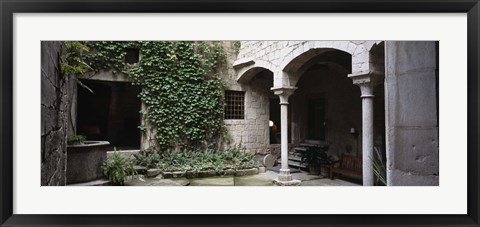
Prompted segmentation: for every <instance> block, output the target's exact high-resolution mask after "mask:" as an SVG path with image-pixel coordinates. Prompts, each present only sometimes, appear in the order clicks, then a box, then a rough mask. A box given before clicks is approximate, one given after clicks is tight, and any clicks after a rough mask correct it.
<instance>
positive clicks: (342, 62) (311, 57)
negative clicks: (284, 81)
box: [284, 48, 352, 86]
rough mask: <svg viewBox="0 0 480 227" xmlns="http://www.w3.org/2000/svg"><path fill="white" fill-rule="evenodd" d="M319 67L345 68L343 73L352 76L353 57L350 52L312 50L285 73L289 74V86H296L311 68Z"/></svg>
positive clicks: (290, 64) (286, 67)
mask: <svg viewBox="0 0 480 227" xmlns="http://www.w3.org/2000/svg"><path fill="white" fill-rule="evenodd" d="M317 65H324V66H326V65H330V66H335V67H336V68H343V70H342V71H343V72H345V73H346V74H350V73H351V72H352V71H351V70H352V55H351V54H350V53H348V52H345V51H341V50H338V49H332V48H321V49H310V50H308V51H306V52H304V53H303V54H301V55H299V56H298V57H297V58H295V59H293V60H292V61H290V62H289V63H288V64H287V65H286V66H285V67H284V71H285V72H286V73H288V84H289V85H290V86H296V84H297V82H298V81H299V79H300V77H301V76H302V75H303V74H304V73H305V72H306V71H307V70H309V69H310V68H311V67H315V66H317Z"/></svg>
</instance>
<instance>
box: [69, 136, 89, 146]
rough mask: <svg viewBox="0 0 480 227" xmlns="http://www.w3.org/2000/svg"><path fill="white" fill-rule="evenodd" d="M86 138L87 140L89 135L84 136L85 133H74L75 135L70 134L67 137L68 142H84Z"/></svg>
mask: <svg viewBox="0 0 480 227" xmlns="http://www.w3.org/2000/svg"><path fill="white" fill-rule="evenodd" d="M85 140H87V137H86V136H83V135H73V136H68V137H67V143H68V144H73V143H82V142H83V141H85Z"/></svg>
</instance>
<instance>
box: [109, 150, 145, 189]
mask: <svg viewBox="0 0 480 227" xmlns="http://www.w3.org/2000/svg"><path fill="white" fill-rule="evenodd" d="M102 170H103V174H104V175H105V176H106V177H107V178H108V180H109V181H110V182H111V183H112V184H114V185H123V184H124V182H125V177H127V176H130V175H135V174H137V171H136V170H135V168H134V167H133V160H132V159H130V158H128V157H125V156H123V155H122V154H120V153H118V152H117V151H116V150H115V151H114V153H113V155H112V156H111V157H110V158H109V159H107V161H105V163H104V164H103V165H102Z"/></svg>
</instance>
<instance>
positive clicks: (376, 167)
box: [370, 147, 387, 185]
mask: <svg viewBox="0 0 480 227" xmlns="http://www.w3.org/2000/svg"><path fill="white" fill-rule="evenodd" d="M373 149H374V150H375V153H376V156H377V158H372V157H371V158H370V159H371V160H372V165H373V173H374V174H375V176H376V177H377V178H378V180H379V181H380V183H381V184H383V185H387V168H386V167H385V165H384V164H383V162H382V161H381V159H380V153H379V152H378V149H377V148H376V147H374V148H373Z"/></svg>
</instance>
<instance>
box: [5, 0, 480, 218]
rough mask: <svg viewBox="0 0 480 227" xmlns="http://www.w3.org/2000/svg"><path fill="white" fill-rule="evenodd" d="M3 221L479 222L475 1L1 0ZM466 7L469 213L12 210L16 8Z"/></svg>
mask: <svg viewBox="0 0 480 227" xmlns="http://www.w3.org/2000/svg"><path fill="white" fill-rule="evenodd" d="M0 10H1V37H0V45H1V49H0V50H1V56H2V57H1V61H0V69H1V76H0V85H1V88H0V99H1V101H2V104H1V111H0V118H1V127H0V135H1V138H0V149H1V150H0V152H1V153H0V160H1V167H0V168H1V175H0V188H1V192H0V201H1V202H0V204H1V205H0V206H1V207H0V224H1V226H67V225H76V226H125V225H128V226H129V225H131V226H224V225H231V226H307V225H310V226H372V225H381V226H389V225H392V226H393V225H396V226H479V216H480V212H479V209H478V206H479V196H478V194H479V193H480V192H479V188H478V184H479V179H480V177H479V176H480V174H479V172H480V171H479V167H478V165H479V164H480V159H479V155H478V153H479V150H478V140H479V135H478V123H479V121H478V118H479V115H478V108H479V105H478V101H479V93H478V87H479V86H480V84H479V80H478V76H479V65H480V64H479V63H480V62H479V58H478V54H479V52H480V50H479V31H478V30H479V13H480V5H479V1H478V0H409V1H396V0H384V1H374V0H366V1H363V0H338V1H329V0H305V1H294V0H257V1H248V0H229V1H219V0H177V1H172V0H142V1H135V0H116V1H115V0H83V1H80V0H72V1H59V0H0ZM80 12H95V13H119V12H122V13H127V12H135V13H152V12H156V13H158V12H160V13H173V12H183V13H217V12H222V13H246V12H249V13H276V12H284V13H309V12H315V13H467V15H468V18H467V21H468V22H467V23H468V34H467V35H468V41H467V42H468V43H467V45H468V100H467V102H468V129H467V130H468V164H467V165H468V185H467V187H468V191H467V193H468V204H467V206H468V208H467V209H468V214H466V215H255V214H251V215H233V214H232V215H20V214H13V212H12V211H13V193H14V192H13V186H12V185H13V163H12V160H13V159H12V158H13V130H14V129H13V123H12V122H13V117H14V113H13V87H12V81H13V15H14V13H80Z"/></svg>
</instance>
